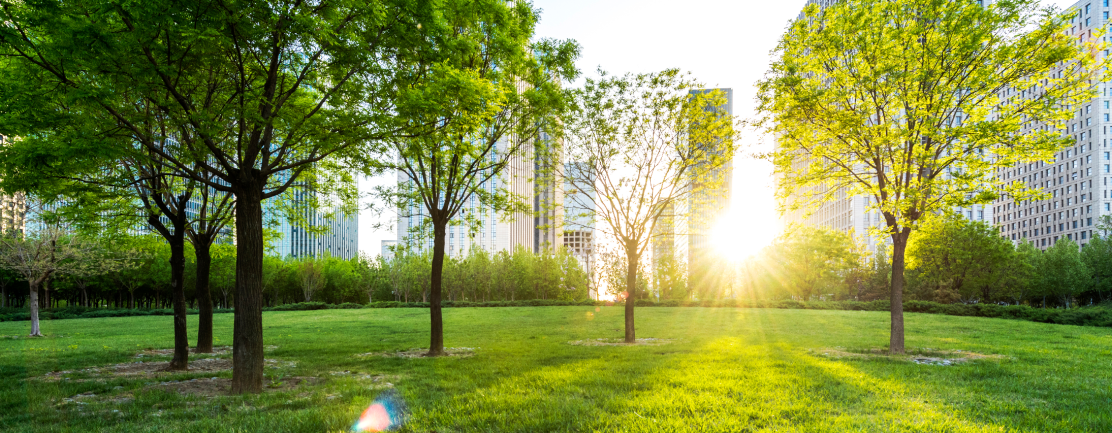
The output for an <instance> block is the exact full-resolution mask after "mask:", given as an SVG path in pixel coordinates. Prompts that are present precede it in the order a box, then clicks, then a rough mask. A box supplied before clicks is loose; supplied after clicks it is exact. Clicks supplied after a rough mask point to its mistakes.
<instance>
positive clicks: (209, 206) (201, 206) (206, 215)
mask: <svg viewBox="0 0 1112 433" xmlns="http://www.w3.org/2000/svg"><path fill="white" fill-rule="evenodd" d="M194 196H195V197H197V198H199V199H200V200H198V203H197V208H196V210H195V212H194V213H193V217H192V219H191V220H190V221H189V223H188V224H187V225H186V236H187V239H188V240H189V243H190V244H192V245H193V252H194V260H195V261H196V263H197V269H196V278H195V280H196V287H197V293H196V297H197V304H198V305H197V307H198V308H197V310H198V311H197V312H198V315H197V346H196V349H194V350H196V352H197V353H212V286H211V283H210V275H211V273H212V244H213V242H215V241H216V239H217V238H218V237H220V236H226V235H228V234H227V233H224V231H225V229H226V228H227V227H228V225H229V224H231V222H232V221H231V219H232V216H233V215H232V211H233V210H234V209H235V197H234V196H233V195H231V194H228V193H225V192H221V191H217V190H216V189H214V188H210V187H208V186H207V185H202V186H200V187H198V188H197V192H195V193H194ZM266 271H267V268H266V264H265V259H264V264H263V275H262V278H263V284H262V287H261V290H262V291H263V292H266V290H267V288H268V287H267V284H266V278H267V275H266Z"/></svg>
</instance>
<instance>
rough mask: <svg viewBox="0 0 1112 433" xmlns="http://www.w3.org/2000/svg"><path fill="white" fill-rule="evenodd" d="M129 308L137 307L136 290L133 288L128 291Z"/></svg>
mask: <svg viewBox="0 0 1112 433" xmlns="http://www.w3.org/2000/svg"><path fill="white" fill-rule="evenodd" d="M127 309H129V310H134V309H135V292H134V291H131V290H128V291H127Z"/></svg>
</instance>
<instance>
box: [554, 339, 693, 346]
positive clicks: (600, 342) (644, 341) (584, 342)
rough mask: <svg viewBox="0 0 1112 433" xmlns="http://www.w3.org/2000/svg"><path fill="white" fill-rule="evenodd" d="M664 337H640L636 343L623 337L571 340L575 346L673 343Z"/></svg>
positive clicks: (570, 342) (658, 344)
mask: <svg viewBox="0 0 1112 433" xmlns="http://www.w3.org/2000/svg"><path fill="white" fill-rule="evenodd" d="M671 342H672V340H668V339H664V338H638V339H637V340H636V342H635V343H626V342H625V339H623V338H595V339H591V340H575V341H569V342H568V344H571V345H573V346H660V345H664V344H668V343H671Z"/></svg>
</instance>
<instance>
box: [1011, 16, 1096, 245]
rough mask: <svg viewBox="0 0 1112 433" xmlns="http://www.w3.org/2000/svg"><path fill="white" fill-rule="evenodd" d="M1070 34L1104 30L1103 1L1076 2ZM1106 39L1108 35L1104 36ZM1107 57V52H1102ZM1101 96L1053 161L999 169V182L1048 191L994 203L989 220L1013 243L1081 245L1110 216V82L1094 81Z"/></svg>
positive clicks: (1022, 94) (1084, 109)
mask: <svg viewBox="0 0 1112 433" xmlns="http://www.w3.org/2000/svg"><path fill="white" fill-rule="evenodd" d="M1069 10H1070V11H1072V12H1073V18H1072V20H1071V21H1072V22H1071V24H1072V26H1071V28H1070V30H1069V36H1070V37H1073V38H1076V39H1077V40H1078V41H1086V40H1088V39H1089V38H1092V37H1095V36H1094V33H1096V32H1099V31H1100V30H1101V29H1104V30H1108V25H1109V17H1108V16H1109V13H1110V12H1112V9H1110V8H1109V6H1108V2H1107V0H1084V1H1079V2H1077V3H1075V4H1074V5H1073V6H1072V7H1071V8H1070V9H1069ZM1104 38H1105V40H1107V38H1108V37H1107V36H1104ZM1102 54H1103V55H1104V56H1108V55H1109V51H1107V50H1106V51H1104V52H1103V53H1102ZM1097 88H1098V91H1099V94H1098V96H1097V97H1095V98H1093V99H1092V100H1089V101H1087V102H1085V103H1083V104H1081V106H1080V107H1079V109H1078V110H1077V111H1076V112H1075V115H1074V118H1073V119H1071V120H1070V121H1069V123H1068V124H1067V130H1066V131H1065V132H1064V133H1065V134H1066V135H1067V136H1068V137H1070V138H1071V139H1072V141H1073V145H1072V146H1070V147H1068V148H1066V149H1063V150H1062V151H1061V152H1058V153H1057V155H1056V158H1055V160H1054V161H1053V162H1049V163H1042V162H1040V163H1033V164H1019V165H1016V166H1014V167H1011V168H1008V169H1005V170H1000V171H999V172H998V173H997V176H998V177H999V178H1000V179H1001V180H1005V181H1014V182H1022V183H1023V184H1025V185H1027V186H1028V187H1031V188H1037V189H1041V190H1043V192H1045V193H1047V194H1049V198H1047V199H1046V200H1032V201H1025V202H1013V201H1011V200H1009V199H1008V198H1006V197H1002V198H1001V199H1000V200H998V201H996V203H993V211H994V217H993V220H992V222H993V223H994V224H995V225H996V226H997V227H998V228H999V230H1000V234H1001V236H1004V238H1006V239H1008V240H1011V241H1013V242H1017V243H1018V242H1024V241H1026V242H1031V243H1033V244H1034V245H1035V246H1036V247H1038V248H1040V249H1046V248H1048V247H1050V246H1053V245H1054V243H1055V242H1057V241H1058V240H1059V239H1063V238H1064V239H1070V240H1073V241H1074V242H1077V243H1078V244H1080V245H1081V246H1085V245H1086V244H1088V242H1089V241H1090V240H1091V239H1092V238H1093V233H1094V231H1095V229H1096V225H1097V224H1098V220H1099V218H1100V216H1101V215H1110V214H1112V192H1110V191H1112V186H1109V184H1108V183H1109V180H1108V179H1109V177H1110V176H1112V172H1110V165H1112V158H1110V155H1109V153H1110V152H1112V149H1110V148H1109V145H1108V140H1109V139H1110V138H1112V134H1110V133H1109V126H1110V125H1112V119H1110V118H1109V117H1110V115H1112V107H1110V102H1112V95H1109V83H1106V82H1102V83H1098V84H1097ZM1034 91H1036V90H1034V89H1015V88H1009V89H1004V90H1002V91H1001V94H1000V96H1001V97H1002V98H1013V97H1018V98H1026V97H1028V96H1029V94H1030V93H1031V92H1034ZM1040 128H1043V129H1045V128H1046V125H1043V124H1038V123H1030V124H1028V125H1027V129H1026V130H1027V131H1035V130H1038V129H1040Z"/></svg>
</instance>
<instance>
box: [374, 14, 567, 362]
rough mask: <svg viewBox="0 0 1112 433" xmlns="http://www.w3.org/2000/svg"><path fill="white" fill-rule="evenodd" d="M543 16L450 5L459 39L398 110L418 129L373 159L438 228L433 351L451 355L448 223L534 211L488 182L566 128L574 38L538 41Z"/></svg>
mask: <svg viewBox="0 0 1112 433" xmlns="http://www.w3.org/2000/svg"><path fill="white" fill-rule="evenodd" d="M539 13H540V11H539V10H534V9H532V6H531V5H530V4H529V3H528V2H524V1H523V2H513V3H508V2H467V1H461V2H458V3H457V2H450V3H449V5H448V7H446V8H444V10H443V15H442V16H443V20H442V21H438V22H436V24H437V25H439V26H443V27H444V31H442V32H438V34H444V35H451V39H447V38H446V39H445V40H443V41H437V44H436V47H437V49H436V50H434V52H435V59H430V61H434V62H435V65H436V66H435V67H433V68H432V69H431V70H430V71H428V74H429V77H430V79H428V80H427V81H425V82H423V83H420V85H413V86H407V87H406V88H405V90H404V91H403V95H402V100H401V102H400V103H399V105H398V110H397V111H398V115H399V117H400V118H401V119H404V120H405V121H406V122H408V123H409V124H412V125H418V126H419V127H417V128H412V129H410V130H408V131H407V135H406V136H404V137H403V138H396V139H393V140H384V143H385V145H384V146H382V147H381V148H380V149H379V150H378V154H377V156H376V157H375V161H372V162H370V165H372V166H374V167H375V171H376V172H381V171H390V172H397V173H398V175H399V176H400V178H401V179H404V181H402V182H399V184H398V188H397V189H394V190H385V189H384V190H383V191H382V192H383V196H384V198H385V199H386V200H387V201H389V202H390V203H392V204H394V205H395V206H396V208H397V209H399V210H400V211H401V212H402V214H403V215H406V214H407V213H408V214H411V215H416V216H423V217H424V218H427V221H428V222H427V224H429V226H430V227H431V231H432V233H431V234H432V238H433V246H432V263H431V281H430V285H429V314H430V322H431V332H430V337H429V338H430V339H429V352H428V356H442V355H444V354H445V352H444V320H443V313H442V307H441V299H442V290H443V278H444V260H445V248H446V238H447V234H448V232H447V228H448V225H449V224H452V223H455V222H457V221H459V220H463V221H465V222H467V223H469V225H472V226H473V225H475V224H478V223H479V217H480V214H481V213H482V212H481V211H480V210H479V209H480V208H481V207H486V208H489V209H493V210H494V211H495V212H501V213H507V214H511V215H512V214H515V213H519V212H521V211H523V210H525V209H526V206H525V204H524V203H523V202H522V201H521V198H520V197H514V196H513V195H512V194H510V193H509V192H508V191H507V190H506V189H500V190H495V189H493V188H488V187H487V186H488V185H490V183H491V182H492V180H494V179H495V178H496V177H499V176H503V171H504V170H505V169H506V168H507V167H509V166H510V165H511V162H513V161H524V162H518V164H527V165H528V166H532V165H533V162H532V161H529V160H528V159H526V158H527V157H528V156H529V152H528V151H529V150H530V149H531V148H532V147H533V146H537V145H544V144H545V143H543V141H542V140H541V138H542V132H543V131H546V130H547V131H552V130H554V129H555V128H556V127H557V126H558V123H557V122H556V121H555V115H556V114H557V113H558V112H559V110H560V109H561V107H562V104H563V98H562V95H563V92H562V91H560V83H559V81H560V80H562V79H571V78H573V77H574V76H575V75H576V72H575V69H574V66H573V64H572V61H573V60H574V58H575V57H576V56H577V54H578V46H577V45H576V44H575V43H574V42H559V41H551V40H541V41H538V42H531V41H530V37H532V33H533V29H534V26H535V24H536V22H537V20H538V16H539ZM522 180H525V179H520V180H518V181H522ZM475 206H479V207H475ZM399 229H400V228H399Z"/></svg>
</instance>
